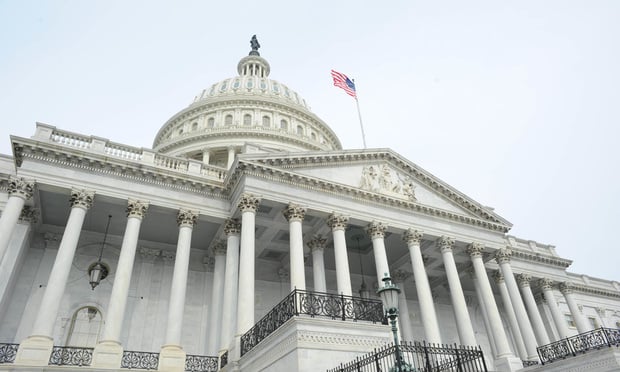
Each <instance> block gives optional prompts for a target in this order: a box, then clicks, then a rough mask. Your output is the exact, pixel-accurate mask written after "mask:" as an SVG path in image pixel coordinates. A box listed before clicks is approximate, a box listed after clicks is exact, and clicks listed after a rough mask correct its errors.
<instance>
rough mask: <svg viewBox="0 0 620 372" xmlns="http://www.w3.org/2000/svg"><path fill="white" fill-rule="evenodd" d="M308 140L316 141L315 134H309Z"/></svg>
mask: <svg viewBox="0 0 620 372" xmlns="http://www.w3.org/2000/svg"><path fill="white" fill-rule="evenodd" d="M310 138H312V139H313V140H314V141H316V134H314V133H310Z"/></svg>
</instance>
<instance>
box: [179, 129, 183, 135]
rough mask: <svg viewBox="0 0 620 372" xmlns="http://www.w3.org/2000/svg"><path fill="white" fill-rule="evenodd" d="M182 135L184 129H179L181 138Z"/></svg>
mask: <svg viewBox="0 0 620 372" xmlns="http://www.w3.org/2000/svg"><path fill="white" fill-rule="evenodd" d="M181 134H183V129H182V128H181V129H179V136H180V135H181Z"/></svg>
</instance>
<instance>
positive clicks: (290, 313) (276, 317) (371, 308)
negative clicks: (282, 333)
mask: <svg viewBox="0 0 620 372" xmlns="http://www.w3.org/2000/svg"><path fill="white" fill-rule="evenodd" d="M300 315H308V316H310V317H313V318H314V317H323V318H330V319H334V320H335V319H338V320H353V321H369V322H373V323H377V322H380V323H383V322H384V320H385V317H384V313H383V304H382V303H381V301H379V300H372V299H367V298H361V297H351V296H344V295H337V294H330V293H322V292H311V291H302V290H299V289H295V290H293V291H292V292H291V293H289V294H288V295H287V296H286V297H285V298H284V299H283V300H282V301H280V303H279V304H277V305H276V306H275V307H274V308H273V309H271V311H269V313H267V315H265V316H264V317H263V318H262V319H261V320H259V321H258V323H256V324H255V325H254V327H252V328H251V329H250V330H249V331H247V332H246V333H245V334H244V335H243V336H241V355H244V354H245V353H247V352H248V351H250V350H252V348H254V346H256V345H258V343H260V342H261V341H262V340H264V339H265V338H266V337H267V336H269V335H270V334H271V333H273V332H274V331H275V330H276V329H278V328H280V326H282V325H283V324H284V323H286V321H287V320H289V319H290V318H292V317H294V316H300ZM386 324H387V323H386Z"/></svg>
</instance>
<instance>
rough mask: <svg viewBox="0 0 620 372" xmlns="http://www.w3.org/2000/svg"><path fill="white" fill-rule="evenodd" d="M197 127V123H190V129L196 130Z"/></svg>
mask: <svg viewBox="0 0 620 372" xmlns="http://www.w3.org/2000/svg"><path fill="white" fill-rule="evenodd" d="M197 129H198V123H195V122H194V123H192V130H197Z"/></svg>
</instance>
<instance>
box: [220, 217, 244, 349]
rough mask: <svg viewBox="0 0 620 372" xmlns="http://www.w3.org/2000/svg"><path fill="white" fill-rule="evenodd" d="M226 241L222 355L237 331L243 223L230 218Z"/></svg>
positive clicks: (226, 223) (226, 230)
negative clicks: (240, 246)
mask: <svg viewBox="0 0 620 372" xmlns="http://www.w3.org/2000/svg"><path fill="white" fill-rule="evenodd" d="M224 233H225V234H226V236H227V239H226V272H225V274H224V299H223V300H222V309H223V311H222V330H221V337H220V339H221V342H220V353H221V352H223V351H224V350H228V349H229V348H230V347H231V344H230V343H231V341H232V340H233V336H234V332H235V331H236V329H237V292H238V289H239V234H241V223H239V220H238V219H236V218H229V219H227V220H226V222H225V223H224Z"/></svg>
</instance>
